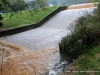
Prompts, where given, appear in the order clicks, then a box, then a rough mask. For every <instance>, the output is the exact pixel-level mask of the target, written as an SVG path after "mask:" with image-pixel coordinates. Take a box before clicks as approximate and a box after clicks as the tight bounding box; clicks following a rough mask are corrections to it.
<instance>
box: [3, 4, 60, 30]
mask: <svg viewBox="0 0 100 75" xmlns="http://www.w3.org/2000/svg"><path fill="white" fill-rule="evenodd" d="M56 8H58V6H53V7H48V8H46V9H44V10H38V11H37V13H34V11H33V10H30V11H20V12H18V13H14V14H13V16H11V14H12V13H7V14H3V15H2V16H3V17H4V19H3V24H4V25H3V26H2V28H4V29H10V28H15V27H20V26H25V25H28V24H33V23H36V22H38V21H40V20H41V19H42V18H44V17H45V16H47V15H48V14H49V13H50V12H52V11H53V10H55V9H56Z"/></svg>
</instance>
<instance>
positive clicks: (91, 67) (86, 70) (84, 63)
mask: <svg viewBox="0 0 100 75" xmlns="http://www.w3.org/2000/svg"><path fill="white" fill-rule="evenodd" d="M67 71H73V73H71V72H70V73H68V72H67ZM61 75H100V45H98V46H94V47H93V48H92V49H90V50H89V51H87V53H85V54H82V55H81V56H79V57H78V59H77V60H75V61H74V62H73V63H72V64H71V65H70V66H69V67H68V68H67V69H66V70H65V72H64V73H62V74H61Z"/></svg>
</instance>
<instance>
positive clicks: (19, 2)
mask: <svg viewBox="0 0 100 75" xmlns="http://www.w3.org/2000/svg"><path fill="white" fill-rule="evenodd" d="M9 4H10V6H11V7H12V8H13V9H14V10H16V12H17V11H22V10H25V9H26V8H27V6H28V5H27V3H26V2H25V1H24V0H9ZM9 9H10V8H9ZM10 11H11V10H10Z"/></svg>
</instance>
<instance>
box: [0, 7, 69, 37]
mask: <svg viewBox="0 0 100 75" xmlns="http://www.w3.org/2000/svg"><path fill="white" fill-rule="evenodd" d="M66 9H67V6H62V7H59V8H57V9H56V10H54V11H53V12H51V13H50V14H49V15H47V16H46V17H45V18H43V19H42V20H40V21H39V22H38V23H35V24H31V25H26V26H23V27H18V28H13V29H9V30H4V31H0V37H3V36H7V35H13V34H16V33H20V32H24V31H27V30H31V29H35V28H37V27H40V26H42V25H43V24H44V23H45V22H47V21H48V20H49V19H50V18H51V17H53V16H54V15H56V14H57V13H59V12H60V11H63V10H66Z"/></svg>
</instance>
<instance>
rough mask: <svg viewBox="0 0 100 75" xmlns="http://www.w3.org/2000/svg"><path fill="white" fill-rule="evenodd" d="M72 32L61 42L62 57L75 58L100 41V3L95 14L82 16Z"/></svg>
mask: <svg viewBox="0 0 100 75" xmlns="http://www.w3.org/2000/svg"><path fill="white" fill-rule="evenodd" d="M76 22H77V24H76V27H75V28H74V30H73V31H72V32H71V34H69V35H67V36H66V37H64V38H63V39H62V40H61V42H60V43H59V48H60V54H61V57H62V58H64V57H65V58H66V56H71V59H72V58H75V57H77V56H79V55H81V54H83V53H85V52H87V51H88V50H89V49H90V48H92V47H93V46H94V45H98V44H99V42H100V4H99V5H98V8H97V9H95V10H94V13H93V15H90V14H87V15H85V16H82V17H80V18H79V19H78V20H77V21H76Z"/></svg>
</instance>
